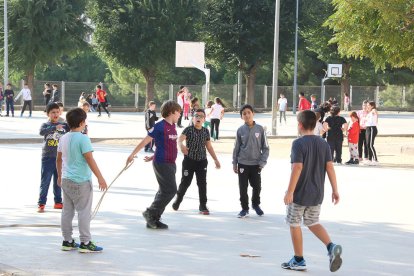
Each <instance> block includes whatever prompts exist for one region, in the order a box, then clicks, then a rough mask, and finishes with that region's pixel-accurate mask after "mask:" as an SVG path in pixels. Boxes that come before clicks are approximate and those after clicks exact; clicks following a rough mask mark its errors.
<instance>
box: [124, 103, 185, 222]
mask: <svg viewBox="0 0 414 276" xmlns="http://www.w3.org/2000/svg"><path fill="white" fill-rule="evenodd" d="M161 116H162V117H163V118H164V120H162V121H160V122H158V123H156V124H155V126H154V127H153V128H152V129H150V130H148V135H147V136H146V137H145V138H144V139H142V141H141V142H140V143H139V144H138V145H137V146H136V147H135V149H134V150H133V151H132V153H131V154H130V155H129V157H128V159H127V161H126V164H127V165H128V164H129V163H131V162H132V160H134V157H135V155H136V154H137V153H138V152H139V151H140V150H141V149H142V148H143V147H144V146H145V145H147V144H148V143H150V142H151V141H152V140H153V139H154V141H155V147H156V150H155V154H154V155H153V156H151V157H146V161H151V160H153V162H152V166H153V168H154V173H155V177H156V178H157V181H158V184H159V189H158V192H157V194H156V195H155V198H154V201H153V202H152V204H151V206H150V207H148V208H147V210H146V211H145V212H144V213H143V214H142V215H143V216H144V218H145V220H146V221H147V228H150V229H168V225H167V224H165V223H162V222H161V221H160V220H161V215H162V214H163V213H164V210H165V207H166V206H167V205H168V203H170V201H171V200H172V199H173V198H174V196H175V194H176V193H177V184H176V182H175V173H176V170H177V168H176V165H175V160H176V159H177V130H176V128H175V124H176V123H177V122H178V119H179V118H180V116H181V106H180V105H179V104H178V103H176V102H174V101H171V100H170V101H166V102H164V103H163V104H162V106H161Z"/></svg>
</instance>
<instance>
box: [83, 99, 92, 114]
mask: <svg viewBox="0 0 414 276" xmlns="http://www.w3.org/2000/svg"><path fill="white" fill-rule="evenodd" d="M90 107H91V106H90V104H89V103H88V102H84V103H83V104H82V109H83V111H85V113H88V112H89V108H90Z"/></svg>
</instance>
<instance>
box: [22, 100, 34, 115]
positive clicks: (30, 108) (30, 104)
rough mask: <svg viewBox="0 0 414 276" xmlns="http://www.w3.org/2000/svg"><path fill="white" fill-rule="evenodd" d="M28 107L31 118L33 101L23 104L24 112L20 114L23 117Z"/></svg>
mask: <svg viewBox="0 0 414 276" xmlns="http://www.w3.org/2000/svg"><path fill="white" fill-rule="evenodd" d="M26 106H29V114H30V116H32V101H31V100H30V101H24V102H23V107H22V112H21V113H20V114H21V116H23V113H24V111H25V110H26Z"/></svg>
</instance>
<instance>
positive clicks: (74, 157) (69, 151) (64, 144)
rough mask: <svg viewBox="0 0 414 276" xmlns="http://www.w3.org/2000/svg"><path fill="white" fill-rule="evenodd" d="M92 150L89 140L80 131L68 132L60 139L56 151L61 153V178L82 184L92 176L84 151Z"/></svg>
mask: <svg viewBox="0 0 414 276" xmlns="http://www.w3.org/2000/svg"><path fill="white" fill-rule="evenodd" d="M91 151H93V148H92V144H91V140H90V139H89V137H88V136H86V135H83V134H82V133H80V132H69V133H68V134H66V135H65V136H63V137H62V139H60V142H59V146H58V152H61V153H62V161H63V162H62V178H65V179H69V180H71V181H73V182H76V183H79V184H82V183H84V182H86V181H88V180H91V178H92V171H91V169H90V168H89V165H88V163H87V162H86V159H85V157H84V156H83V155H84V154H85V153H88V152H91Z"/></svg>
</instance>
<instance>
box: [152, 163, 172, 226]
mask: <svg viewBox="0 0 414 276" xmlns="http://www.w3.org/2000/svg"><path fill="white" fill-rule="evenodd" d="M152 167H153V168H154V172H155V177H156V178H157V181H158V185H159V188H158V191H157V193H156V194H155V198H154V201H153V202H152V204H151V206H150V207H148V209H147V210H148V212H149V213H150V215H151V216H153V217H154V218H155V219H157V220H159V219H160V218H161V215H162V213H164V210H165V207H166V206H167V205H168V203H170V201H171V200H172V199H173V198H174V196H175V194H176V193H177V183H176V182H175V172H176V171H177V167H176V165H175V163H155V162H152Z"/></svg>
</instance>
